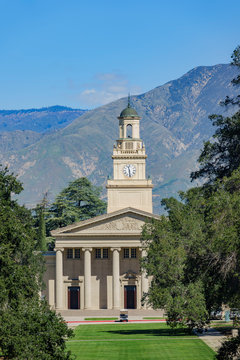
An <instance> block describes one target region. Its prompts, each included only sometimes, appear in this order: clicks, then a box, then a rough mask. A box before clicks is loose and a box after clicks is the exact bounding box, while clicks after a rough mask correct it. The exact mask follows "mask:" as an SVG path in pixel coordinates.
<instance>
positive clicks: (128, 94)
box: [128, 93, 130, 108]
mask: <svg viewBox="0 0 240 360" xmlns="http://www.w3.org/2000/svg"><path fill="white" fill-rule="evenodd" d="M128 108H130V93H128Z"/></svg>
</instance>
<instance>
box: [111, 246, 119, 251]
mask: <svg viewBox="0 0 240 360" xmlns="http://www.w3.org/2000/svg"><path fill="white" fill-rule="evenodd" d="M110 250H111V251H115V250H116V251H118V252H120V251H121V248H119V247H118V248H117V247H111V248H110Z"/></svg>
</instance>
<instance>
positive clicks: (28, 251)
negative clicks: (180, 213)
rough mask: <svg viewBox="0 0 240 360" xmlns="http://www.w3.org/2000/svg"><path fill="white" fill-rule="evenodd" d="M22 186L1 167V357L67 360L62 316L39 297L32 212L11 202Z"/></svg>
mask: <svg viewBox="0 0 240 360" xmlns="http://www.w3.org/2000/svg"><path fill="white" fill-rule="evenodd" d="M21 190H22V185H21V184H20V182H19V181H17V179H16V178H15V177H14V176H13V174H10V173H9V172H8V169H7V168H0V324H1V326H0V353H2V355H3V356H4V358H6V359H19V360H23V359H24V360H25V359H29V360H30V359H31V360H32V359H33V360H37V359H42V360H43V359H49V360H50V359H54V360H55V359H70V355H69V354H68V353H67V352H66V351H65V340H66V338H67V337H68V336H70V335H71V331H70V330H68V328H67V325H66V324H65V323H64V322H63V319H62V318H61V317H60V316H58V315H56V313H55V312H53V311H51V310H50V309H49V307H48V305H47V304H46V302H45V301H42V300H40V299H39V291H40V289H41V288H42V273H43V270H44V268H43V259H42V255H41V253H39V252H37V251H36V250H35V249H36V242H37V237H36V232H35V229H34V226H33V224H34V221H33V218H32V215H31V212H30V211H29V210H27V209H26V208H25V207H24V206H20V205H18V203H17V201H16V200H12V197H11V196H12V194H19V193H20V192H21Z"/></svg>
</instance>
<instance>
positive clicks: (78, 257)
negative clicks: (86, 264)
mask: <svg viewBox="0 0 240 360" xmlns="http://www.w3.org/2000/svg"><path fill="white" fill-rule="evenodd" d="M75 259H80V249H75Z"/></svg>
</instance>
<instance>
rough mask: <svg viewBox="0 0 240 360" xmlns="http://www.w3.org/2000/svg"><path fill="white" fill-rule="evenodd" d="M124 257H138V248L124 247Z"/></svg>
mask: <svg viewBox="0 0 240 360" xmlns="http://www.w3.org/2000/svg"><path fill="white" fill-rule="evenodd" d="M123 257H124V259H136V257H137V249H136V248H125V249H123Z"/></svg>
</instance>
